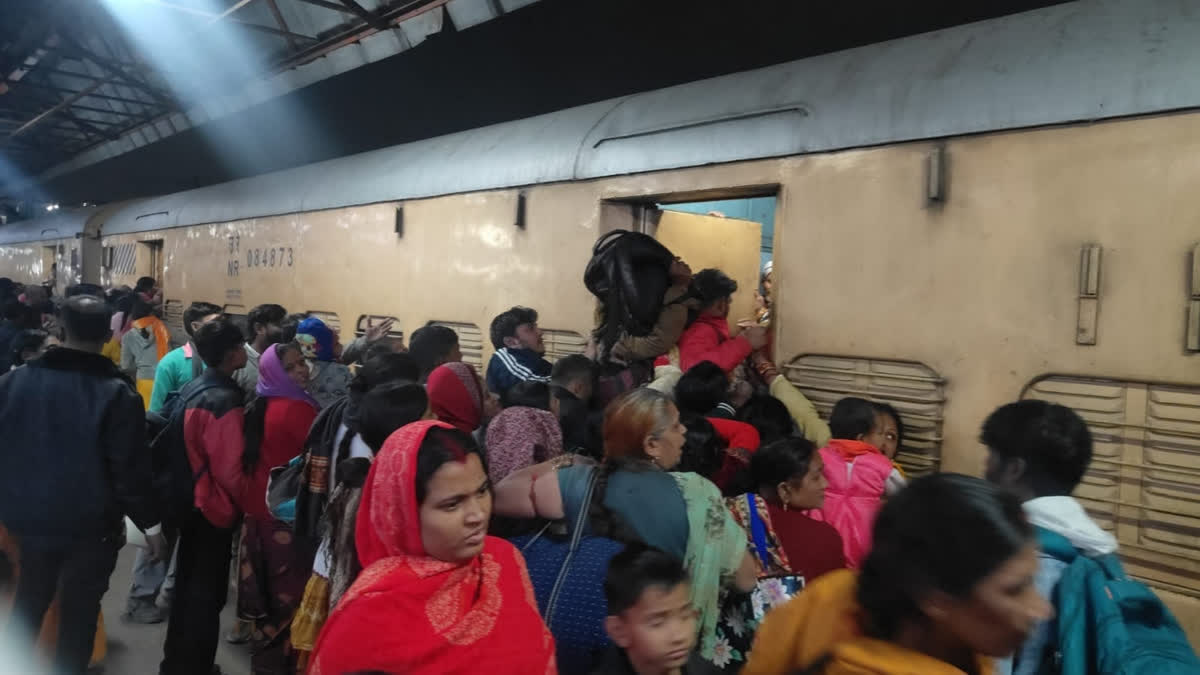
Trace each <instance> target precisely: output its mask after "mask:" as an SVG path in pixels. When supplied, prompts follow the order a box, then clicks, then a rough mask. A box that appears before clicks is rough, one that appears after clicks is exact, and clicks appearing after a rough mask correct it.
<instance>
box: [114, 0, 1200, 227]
mask: <svg viewBox="0 0 1200 675" xmlns="http://www.w3.org/2000/svg"><path fill="white" fill-rule="evenodd" d="M1191 4H1192V3H1190V2H1189V1H1188V0H1081V1H1079V2H1072V3H1067V4H1062V5H1056V6H1054V7H1049V8H1045V9H1040V10H1035V11H1032V12H1025V13H1022V14H1016V15H1012V16H1008V17H1003V18H999V19H992V20H989V21H983V22H979V23H974V24H968V25H965V26H959V27H955V28H951V29H947V30H941V31H937V32H933V33H927V34H924V35H918V36H914V37H908V38H903V39H899V40H893V41H890V42H884V43H879V44H874V45H869V46H866V47H861V48H857V49H852V50H848V51H843V52H838V53H833V54H826V55H823V56H818V57H814V58H809V59H804V60H801V61H794V62H791V63H786V64H780V65H777V66H771V67H768V68H762V69H759V70H754V71H749V72H745V73H738V74H734V75H727V76H723V77H717V78H712V79H708V80H702V81H699V82H693V83H689V84H684V85H679V86H675V87H670V88H668V89H662V90H658V91H652V92H647V93H642V94H634V95H631V96H626V97H623V98H618V99H612V100H609V101H604V102H601V103H594V104H590V105H585V106H580V107H577V108H571V109H569V110H564V111H561V112H556V113H551V114H548V115H541V116H539V117H533V118H529V119H525V120H519V121H516V122H509V123H504V124H497V125H494V126H489V127H484V128H480V129H474V130H471V131H465V132H461V133H456V134H451V135H448V136H442V137H438V138H432V139H428V140H423V141H418V142H414V143H408V144H405V145H398V146H394V147H390V148H384V149H380V150H375V151H371V152H366V153H362V154H358V155H353V156H349V157H342V158H338V159H334V160H329V161H326V162H321V163H318V164H311V165H307V166H302V167H298V168H294V169H289V170H286V171H280V172H276V173H272V174H266V175H262V176H256V177H253V178H247V179H243V180H239V181H234V182H230V183H223V184H220V185H213V186H209V187H204V188H199V189H195V190H189V191H187V192H181V193H177V194H172V195H166V196H162V197H155V198H150V199H146V200H140V201H137V202H134V203H131V204H129V205H127V206H126V207H125V208H122V209H119V210H117V211H116V212H115V213H114V214H113V215H112V217H111V218H109V219H107V222H106V223H105V225H104V233H105V234H119V233H123V232H137V231H144V230H151V229H159V228H166V227H176V226H181V225H195V224H203V223H215V222H227V221H231V220H239V219H245V218H254V217H261V216H268V215H278V214H285V213H294V212H301V211H312V210H317V209H329V208H337V207H343V206H351V205H358V204H369V203H375V202H384V201H392V200H402V199H414V198H422V197H431V196H436V195H444V194H453V193H460V192H471V191H476V190H488V189H497V188H508V187H516V186H522V185H532V184H538V183H549V182H558V181H569V180H581V179H589V178H598V177H603V176H613V175H621V174H630V173H638V172H643V171H653V170H660V169H672V168H680V167H689V166H699V165H704V164H714V163H720V162H731V161H738V160H749V159H758V158H764V157H776V156H786V155H795V154H801V153H810V152H821V151H830V150H837V149H843V148H852V147H862V146H870V145H879V144H886V143H895V142H902V141H910V140H918V139H927V138H938V137H945V136H958V135H963V134H971V133H978V132H984V131H995V130H1002V129H1016V128H1023V127H1034V126H1042V125H1049V124H1061V123H1069V122H1079V121H1088V120H1097V119H1103V118H1112V117H1122V116H1129V115H1139V114H1147V113H1154V112H1163V111H1169V110H1177V109H1186V108H1196V107H1200V78H1197V77H1195V73H1197V72H1200V49H1198V48H1197V47H1196V45H1200V12H1194V11H1189V9H1188V7H1187V6H1188V5H1191Z"/></svg>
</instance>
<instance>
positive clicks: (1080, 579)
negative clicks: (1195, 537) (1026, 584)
mask: <svg viewBox="0 0 1200 675" xmlns="http://www.w3.org/2000/svg"><path fill="white" fill-rule="evenodd" d="M1037 530H1038V543H1039V545H1040V546H1041V549H1042V552H1043V553H1045V554H1046V555H1050V556H1053V557H1054V558H1057V559H1058V560H1061V561H1062V562H1064V563H1066V564H1067V567H1066V568H1065V569H1064V570H1063V574H1062V577H1061V578H1060V579H1059V581H1058V585H1057V586H1056V587H1055V588H1054V597H1053V601H1054V609H1055V612H1056V615H1057V616H1056V619H1055V630H1054V631H1053V632H1052V635H1054V636H1056V637H1057V640H1056V642H1057V644H1054V643H1052V644H1051V645H1050V646H1049V647H1048V648H1047V654H1046V656H1045V659H1044V661H1043V667H1042V668H1041V670H1040V671H1039V672H1040V673H1041V674H1042V675H1049V674H1051V673H1054V674H1057V675H1185V674H1187V675H1196V674H1198V673H1200V660H1197V659H1196V653H1195V652H1194V651H1192V648H1191V646H1190V645H1189V644H1188V639H1187V635H1185V634H1184V632H1183V629H1182V628H1180V626H1179V622H1178V621H1176V620H1175V617H1174V616H1173V615H1172V614H1171V612H1170V610H1168V609H1167V608H1166V607H1165V606H1164V605H1163V603H1162V601H1161V600H1159V599H1158V596H1157V595H1155V594H1154V592H1153V591H1151V590H1150V589H1149V588H1147V587H1146V585H1145V584H1143V583H1141V582H1139V581H1135V580H1134V579H1131V578H1129V576H1127V575H1126V574H1125V570H1124V569H1122V567H1121V562H1120V560H1118V558H1117V556H1116V555H1106V556H1100V557H1097V558H1089V557H1087V556H1084V555H1082V554H1080V553H1079V551H1077V550H1076V549H1075V547H1074V546H1072V545H1071V542H1070V541H1068V540H1067V539H1066V537H1063V536H1062V535H1060V534H1057V533H1054V532H1051V531H1049V530H1046V529H1043V528H1040V527H1039V528H1037Z"/></svg>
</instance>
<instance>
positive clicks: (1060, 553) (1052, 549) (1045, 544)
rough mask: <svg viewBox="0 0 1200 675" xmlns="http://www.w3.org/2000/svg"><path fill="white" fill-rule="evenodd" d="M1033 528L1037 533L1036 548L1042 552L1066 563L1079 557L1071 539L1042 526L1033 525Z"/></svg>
mask: <svg viewBox="0 0 1200 675" xmlns="http://www.w3.org/2000/svg"><path fill="white" fill-rule="evenodd" d="M1034 530H1035V531H1036V533H1037V540H1038V548H1039V549H1040V550H1041V552H1042V553H1045V554H1046V555H1048V556H1050V557H1052V558H1054V559H1056V560H1060V561H1062V562H1064V563H1067V564H1068V565H1069V564H1071V563H1072V562H1074V560H1075V559H1076V558H1078V557H1079V551H1078V550H1077V549H1076V548H1075V545H1074V544H1072V543H1071V540H1069V539H1067V538H1066V537H1064V536H1062V535H1061V534H1059V533H1057V532H1054V531H1052V530H1047V529H1046V528H1044V527H1034Z"/></svg>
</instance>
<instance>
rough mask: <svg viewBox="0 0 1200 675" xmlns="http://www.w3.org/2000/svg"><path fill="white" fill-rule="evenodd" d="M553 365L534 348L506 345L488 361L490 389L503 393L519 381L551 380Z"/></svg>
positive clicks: (488, 384) (488, 383)
mask: <svg viewBox="0 0 1200 675" xmlns="http://www.w3.org/2000/svg"><path fill="white" fill-rule="evenodd" d="M552 369H553V366H551V365H550V362H549V361H547V360H546V359H544V358H542V355H541V354H538V353H537V352H535V351H533V350H532V349H511V348H509V347H504V348H502V349H500V350H498V351H497V352H496V353H495V354H492V360H491V361H488V368H487V387H488V391H491V392H493V393H495V394H503V393H504V392H506V391H508V390H509V389H512V388H513V386H514V385H515V384H516V383H518V382H525V381H530V382H549V381H550V371H551V370H552Z"/></svg>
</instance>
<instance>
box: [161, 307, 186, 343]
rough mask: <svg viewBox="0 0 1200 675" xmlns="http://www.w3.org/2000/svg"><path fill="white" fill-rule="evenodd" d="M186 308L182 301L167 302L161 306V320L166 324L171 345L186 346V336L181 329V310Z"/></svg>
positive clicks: (184, 331) (182, 328)
mask: <svg viewBox="0 0 1200 675" xmlns="http://www.w3.org/2000/svg"><path fill="white" fill-rule="evenodd" d="M186 308H187V305H185V304H184V302H183V301H182V300H167V301H166V302H165V303H164V304H163V318H164V319H165V320H166V323H167V331H169V332H170V334H171V343H172V344H179V345H182V344H187V341H188V334H187V331H186V330H185V329H184V327H183V310H184V309H186Z"/></svg>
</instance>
